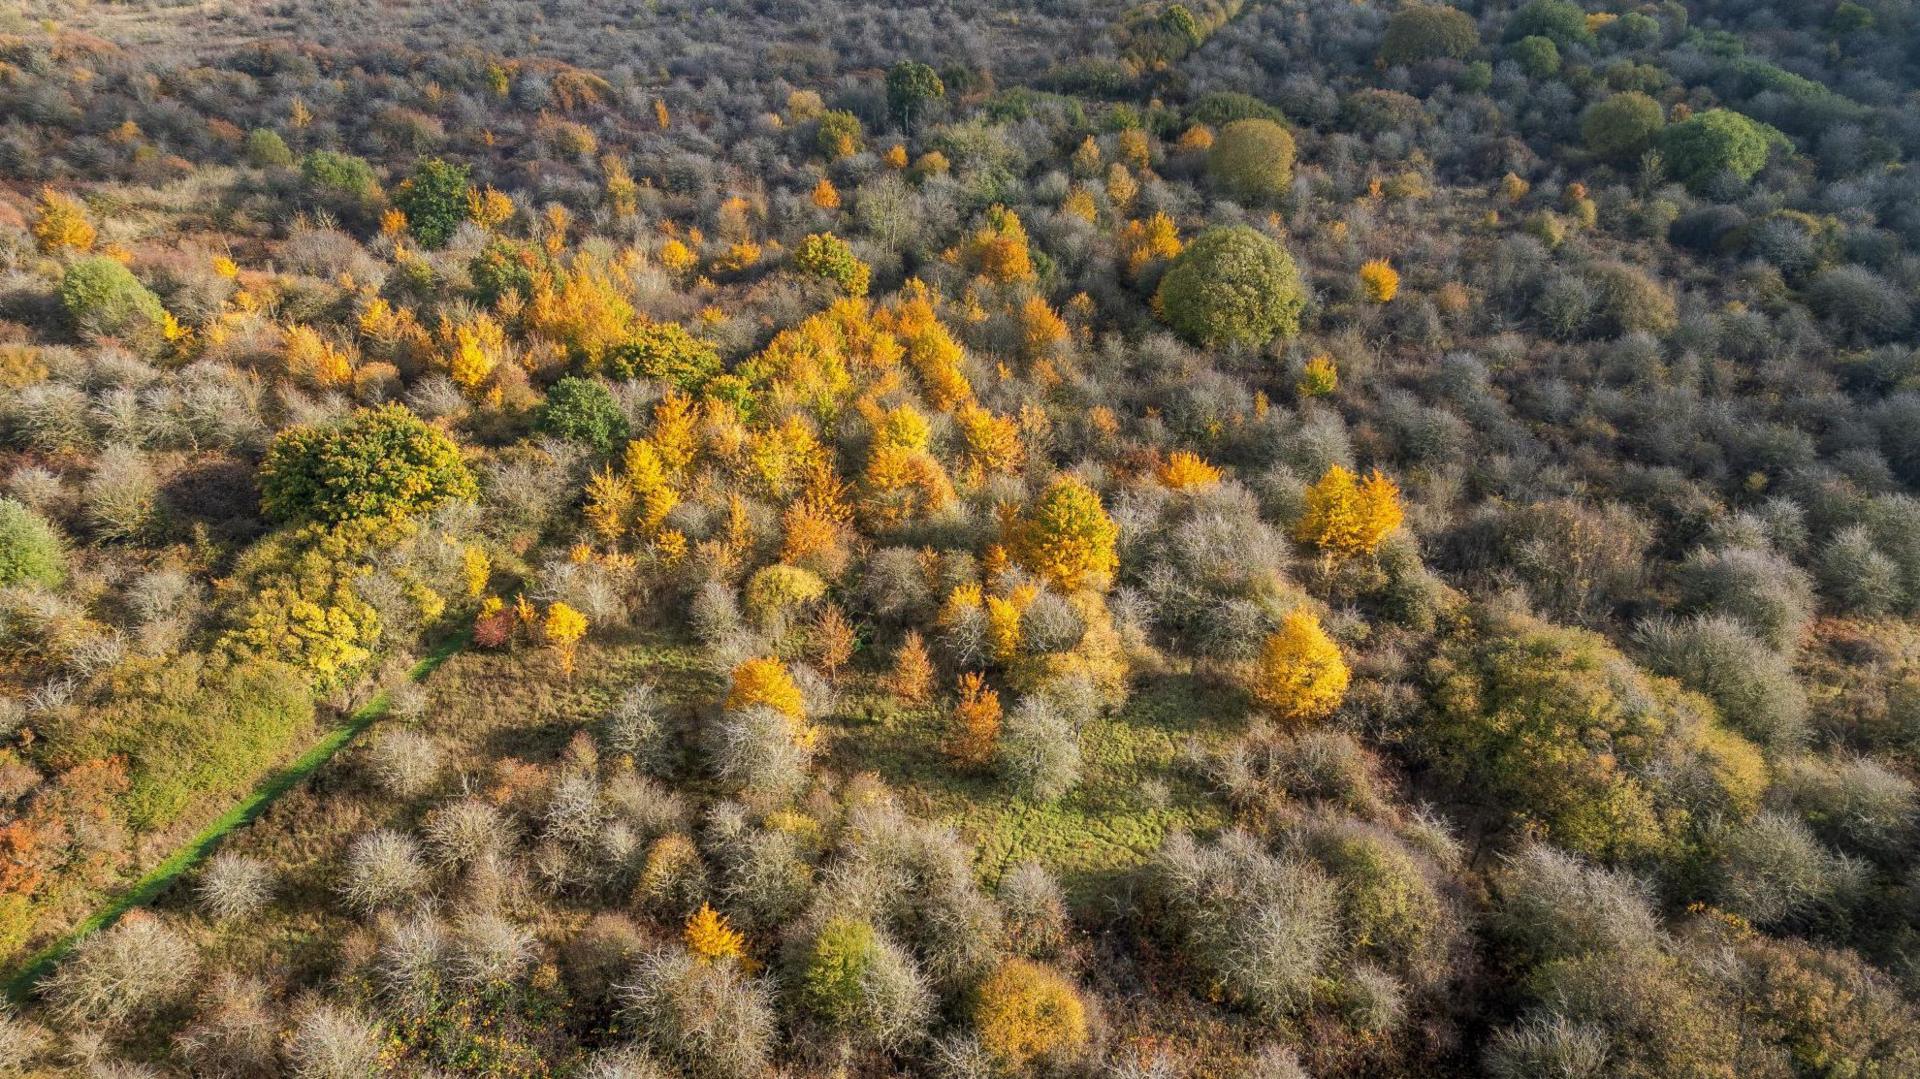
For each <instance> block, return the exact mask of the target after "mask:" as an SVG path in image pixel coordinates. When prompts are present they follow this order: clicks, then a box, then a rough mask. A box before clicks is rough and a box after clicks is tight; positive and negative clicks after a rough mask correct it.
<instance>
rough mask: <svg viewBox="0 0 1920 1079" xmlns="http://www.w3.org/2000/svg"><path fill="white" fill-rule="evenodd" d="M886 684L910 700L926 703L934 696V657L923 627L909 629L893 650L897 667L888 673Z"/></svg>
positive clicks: (906, 700)
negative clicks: (922, 634) (923, 632)
mask: <svg viewBox="0 0 1920 1079" xmlns="http://www.w3.org/2000/svg"><path fill="white" fill-rule="evenodd" d="M886 687H887V691H888V692H890V693H892V694H893V695H894V696H896V697H899V698H900V699H901V700H903V701H905V702H907V703H908V704H923V703H925V702H926V700H927V698H928V697H930V696H932V694H933V657H932V656H931V655H930V654H929V653H928V652H927V642H926V638H924V637H922V636H920V631H919V630H912V629H910V630H908V631H907V634H906V637H905V638H904V639H902V640H901V642H900V647H899V648H898V649H897V650H896V651H895V652H894V653H893V670H892V671H890V672H888V674H887V682H886Z"/></svg>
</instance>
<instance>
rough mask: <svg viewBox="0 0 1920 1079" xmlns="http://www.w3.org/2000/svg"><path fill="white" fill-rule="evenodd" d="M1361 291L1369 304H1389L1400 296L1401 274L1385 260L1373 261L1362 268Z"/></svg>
mask: <svg viewBox="0 0 1920 1079" xmlns="http://www.w3.org/2000/svg"><path fill="white" fill-rule="evenodd" d="M1360 291H1361V293H1362V294H1363V295H1365V296H1366V298H1367V302H1368V303H1389V302H1391V301H1392V300H1393V298H1394V297H1395V296H1397V295H1399V294H1400V272H1399V271H1398V270H1395V269H1394V268H1393V266H1392V264H1391V263H1389V262H1387V261H1386V260H1385V259H1372V260H1370V261H1368V262H1366V263H1364V264H1363V265H1361V267H1360Z"/></svg>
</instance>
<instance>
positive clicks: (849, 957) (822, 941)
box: [800, 918, 880, 1024]
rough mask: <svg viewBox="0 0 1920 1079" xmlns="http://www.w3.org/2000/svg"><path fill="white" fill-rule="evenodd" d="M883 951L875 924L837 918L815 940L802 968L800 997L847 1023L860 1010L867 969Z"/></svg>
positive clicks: (825, 1014)
mask: <svg viewBox="0 0 1920 1079" xmlns="http://www.w3.org/2000/svg"><path fill="white" fill-rule="evenodd" d="M879 955H880V941H879V939H878V938H877V937H875V935H874V932H873V926H872V925H869V924H868V923H866V922H864V921H860V920H858V919H854V918H835V919H833V920H832V921H830V922H828V923H827V924H826V925H825V926H824V927H823V928H822V929H821V930H820V934H819V935H818V936H816V937H815V938H814V940H813V947H812V948H811V949H809V950H808V952H807V957H806V964H805V966H804V967H803V968H802V970H801V972H800V999H801V1000H802V1001H803V1002H804V1003H805V1005H806V1007H807V1010H809V1011H811V1012H813V1013H814V1014H816V1015H818V1016H820V1017H821V1018H822V1019H825V1020H827V1021H828V1022H829V1023H835V1024H844V1023H846V1022H848V1021H850V1020H852V1019H853V1018H854V1017H855V1016H857V1015H858V1014H859V1013H860V1010H861V1005H862V1004H863V1002H864V997H865V984H866V978H867V972H868V971H870V970H872V969H873V965H874V962H875V961H876V960H877V959H878V958H879Z"/></svg>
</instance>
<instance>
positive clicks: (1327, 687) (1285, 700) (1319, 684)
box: [1248, 610, 1349, 724]
mask: <svg viewBox="0 0 1920 1079" xmlns="http://www.w3.org/2000/svg"><path fill="white" fill-rule="evenodd" d="M1348 678H1349V674H1348V671H1347V664H1346V662H1345V661H1344V660H1342V659H1341V658H1340V647H1339V646H1338V645H1336V644H1334V643H1333V639H1332V638H1330V637H1328V636H1327V634H1326V631H1325V630H1323V629H1321V628H1320V620H1319V619H1317V618H1315V617H1314V616H1313V615H1312V614H1311V613H1310V612H1308V611H1304V610H1293V611H1289V612H1287V614H1286V616H1285V617H1284V618H1282V619H1281V620H1280V628H1279V629H1277V630H1275V631H1274V632H1273V634H1272V635H1271V636H1269V637H1268V638H1267V639H1266V642H1265V643H1264V644H1263V645H1261V648H1260V658H1259V659H1258V660H1256V661H1255V666H1254V671H1253V676H1252V679H1251V681H1250V683H1249V685H1248V689H1249V690H1250V691H1251V692H1252V694H1253V699H1254V700H1255V701H1257V702H1258V703H1259V704H1260V705H1261V706H1263V707H1265V708H1266V709H1267V710H1269V711H1271V712H1272V713H1273V714H1274V715H1276V716H1278V717H1279V718H1280V719H1282V720H1284V721H1285V722H1287V723H1295V724H1298V723H1308V722H1311V721H1313V720H1318V719H1325V718H1326V717H1328V716H1330V715H1332V714H1333V713H1334V712H1335V711H1337V710H1338V709H1339V708H1340V702H1341V700H1342V699H1343V698H1344V697H1345V696H1346V692H1347V681H1348Z"/></svg>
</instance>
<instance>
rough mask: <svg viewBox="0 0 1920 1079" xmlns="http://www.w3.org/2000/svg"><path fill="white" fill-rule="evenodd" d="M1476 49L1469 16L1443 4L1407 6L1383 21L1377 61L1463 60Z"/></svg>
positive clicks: (1477, 31) (1477, 44)
mask: <svg viewBox="0 0 1920 1079" xmlns="http://www.w3.org/2000/svg"><path fill="white" fill-rule="evenodd" d="M1479 47H1480V28H1479V27H1478V26H1475V25H1474V22H1473V16H1471V15H1468V14H1467V13H1466V12H1464V11H1461V10H1459V9H1458V8H1451V7H1447V6H1446V5H1444V4H1408V5H1407V6H1406V7H1403V8H1401V9H1400V10H1398V11H1396V12H1394V13H1393V15H1392V16H1391V17H1390V18H1388V19H1387V33H1386V37H1385V38H1383V39H1382V40H1381V42H1380V58H1381V59H1382V60H1385V61H1386V62H1387V63H1389V64H1417V63H1419V62H1420V61H1422V60H1464V59H1466V58H1467V57H1469V56H1471V55H1473V50H1475V49H1477V48H1479Z"/></svg>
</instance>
